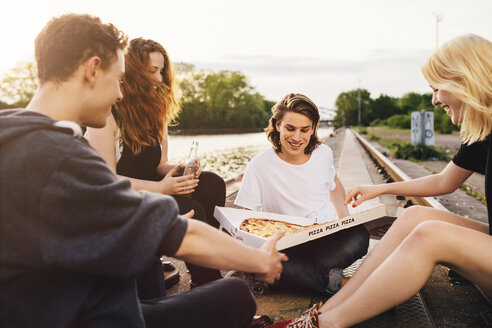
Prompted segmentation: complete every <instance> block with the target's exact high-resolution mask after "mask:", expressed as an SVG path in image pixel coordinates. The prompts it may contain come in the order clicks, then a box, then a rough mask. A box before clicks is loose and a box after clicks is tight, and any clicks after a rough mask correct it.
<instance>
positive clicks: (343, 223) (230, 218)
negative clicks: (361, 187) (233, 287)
mask: <svg viewBox="0 0 492 328" xmlns="http://www.w3.org/2000/svg"><path fill="white" fill-rule="evenodd" d="M384 216H386V207H385V205H384V204H377V205H375V206H373V207H371V208H369V209H367V210H364V211H361V212H358V213H352V214H350V215H348V216H346V217H344V218H341V219H337V220H333V221H330V222H327V223H323V224H319V225H316V226H315V227H312V228H310V229H307V230H303V231H300V232H297V233H294V234H292V235H288V236H284V237H282V238H281V239H280V240H279V241H278V242H277V249H278V250H282V249H285V248H289V247H292V246H295V245H299V244H302V243H305V242H307V241H310V240H314V239H318V238H320V237H323V236H327V235H330V234H332V233H335V232H337V231H340V230H343V229H347V228H350V227H354V226H357V225H359V224H363V223H366V222H369V221H372V220H376V219H379V218H381V217H384ZM214 217H215V218H216V219H217V221H219V223H220V229H221V230H222V229H224V230H225V231H227V232H228V233H229V234H230V235H231V236H232V237H234V238H236V239H239V240H241V241H243V242H244V243H245V244H246V245H249V246H253V247H256V248H259V247H261V245H263V243H264V242H265V240H266V239H265V238H262V237H259V236H256V235H253V234H250V233H248V232H246V231H243V230H240V229H239V226H240V225H241V222H243V220H245V219H248V218H262V219H270V220H277V221H285V222H289V223H294V224H299V225H311V224H313V223H315V219H314V218H313V219H306V218H301V217H295V216H289V215H284V214H276V213H268V212H256V211H250V210H243V209H237V208H232V207H219V206H216V207H215V211H214Z"/></svg>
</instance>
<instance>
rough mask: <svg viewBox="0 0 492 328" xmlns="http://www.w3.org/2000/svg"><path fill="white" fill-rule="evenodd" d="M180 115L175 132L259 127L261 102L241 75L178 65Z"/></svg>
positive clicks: (262, 110) (263, 113) (263, 119)
mask: <svg viewBox="0 0 492 328" xmlns="http://www.w3.org/2000/svg"><path fill="white" fill-rule="evenodd" d="M177 71H178V72H179V74H178V76H179V78H178V79H179V81H180V82H179V83H180V87H181V95H182V98H181V100H182V104H183V109H182V112H181V114H180V116H179V118H178V119H177V123H178V125H177V126H176V128H178V129H203V128H206V129H211V128H212V129H213V128H263V127H265V126H266V123H267V121H268V117H269V115H268V113H267V111H266V109H265V104H266V102H265V100H264V99H263V97H262V96H261V95H260V94H259V93H258V92H256V91H255V89H254V88H253V87H252V86H250V85H249V83H248V80H247V77H246V76H245V75H244V74H243V73H241V72H231V71H220V72H206V71H195V70H194V67H193V66H191V65H185V64H178V65H177Z"/></svg>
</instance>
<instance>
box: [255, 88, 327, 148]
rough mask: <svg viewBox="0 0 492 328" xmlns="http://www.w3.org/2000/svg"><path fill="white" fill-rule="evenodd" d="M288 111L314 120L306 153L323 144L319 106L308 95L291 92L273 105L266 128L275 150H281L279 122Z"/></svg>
mask: <svg viewBox="0 0 492 328" xmlns="http://www.w3.org/2000/svg"><path fill="white" fill-rule="evenodd" d="M286 112H293V113H298V114H302V115H304V116H306V117H307V118H309V119H310V120H311V121H312V122H313V129H314V132H313V134H312V135H311V139H310V140H309V143H308V145H307V147H306V149H304V153H305V154H311V153H312V152H313V150H314V149H315V148H316V147H317V146H318V145H319V144H321V140H319V139H318V123H319V111H318V107H316V105H315V104H314V103H313V102H312V101H311V99H309V98H308V97H306V96H304V95H301V94H299V93H290V94H288V95H286V96H285V97H284V98H283V99H282V100H280V101H279V102H278V103H276V104H275V105H274V106H273V107H272V117H271V118H270V121H269V122H268V126H267V127H266V129H265V132H266V134H267V137H268V140H270V142H271V143H272V145H273V149H274V150H275V152H277V153H279V152H280V151H281V146H280V133H279V132H278V131H277V128H276V126H277V122H279V123H280V122H281V121H282V118H283V117H284V114H285V113H286Z"/></svg>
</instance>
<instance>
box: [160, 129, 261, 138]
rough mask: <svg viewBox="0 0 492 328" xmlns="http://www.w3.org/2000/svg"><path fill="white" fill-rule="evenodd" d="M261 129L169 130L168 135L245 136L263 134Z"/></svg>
mask: <svg viewBox="0 0 492 328" xmlns="http://www.w3.org/2000/svg"><path fill="white" fill-rule="evenodd" d="M263 131H264V129H262V128H255V129H192V130H172V128H169V131H168V133H169V134H170V135H173V136H196V135H213V134H245V133H257V132H263Z"/></svg>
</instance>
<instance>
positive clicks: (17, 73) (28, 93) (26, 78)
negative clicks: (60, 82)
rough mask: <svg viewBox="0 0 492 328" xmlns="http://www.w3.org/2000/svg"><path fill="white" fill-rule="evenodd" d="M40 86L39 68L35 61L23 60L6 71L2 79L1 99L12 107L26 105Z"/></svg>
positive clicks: (0, 86) (0, 87)
mask: <svg viewBox="0 0 492 328" xmlns="http://www.w3.org/2000/svg"><path fill="white" fill-rule="evenodd" d="M37 88H38V79H37V69H36V64H35V63H33V62H28V61H22V62H19V63H17V65H16V66H15V67H14V68H11V69H10V70H9V71H8V72H6V73H5V74H4V75H3V77H2V80H1V81H0V95H1V97H2V99H1V101H2V102H4V103H9V104H11V105H12V107H25V106H26V105H27V104H28V103H29V101H31V98H32V97H33V96H34V92H35V91H36V89H37Z"/></svg>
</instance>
